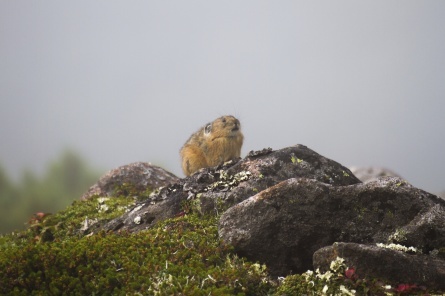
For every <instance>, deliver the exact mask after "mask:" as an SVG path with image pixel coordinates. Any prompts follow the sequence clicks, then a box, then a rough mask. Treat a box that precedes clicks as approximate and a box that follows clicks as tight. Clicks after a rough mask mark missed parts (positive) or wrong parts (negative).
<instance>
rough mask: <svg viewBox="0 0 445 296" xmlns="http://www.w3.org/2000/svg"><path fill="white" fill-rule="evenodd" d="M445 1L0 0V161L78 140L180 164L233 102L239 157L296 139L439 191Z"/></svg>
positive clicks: (42, 162) (444, 120)
mask: <svg viewBox="0 0 445 296" xmlns="http://www.w3.org/2000/svg"><path fill="white" fill-rule="evenodd" d="M444 28H445V1H440V0H438V1H409V0H403V1H387V0H385V1H367V2H365V1H352V0H351V1H109V0H107V1H23V0H14V1H5V0H0V141H1V142H0V164H1V165H2V166H3V167H5V168H6V169H7V171H8V172H9V173H10V174H11V175H13V176H19V175H20V172H21V171H22V170H23V169H24V168H30V169H32V170H34V171H36V172H42V171H43V170H44V168H45V166H46V165H47V163H48V161H50V160H53V159H55V158H56V157H57V156H58V155H59V154H60V153H61V151H62V150H63V149H65V148H73V149H74V150H75V151H78V152H79V153H81V155H83V156H84V157H85V158H86V159H88V161H89V163H90V164H91V165H92V166H95V167H99V168H101V169H102V170H103V172H105V171H107V170H109V169H112V168H115V167H117V166H120V165H124V164H129V163H131V162H135V161H150V162H152V163H153V164H156V165H160V166H162V167H164V168H165V169H167V170H170V171H172V172H173V173H175V174H177V175H178V176H183V174H182V172H181V170H180V164H179V149H180V147H181V146H182V145H183V143H184V142H185V141H186V140H187V138H188V137H189V136H190V134H191V133H193V132H195V131H196V130H197V129H199V127H200V126H202V125H204V124H205V123H207V122H209V121H212V120H213V119H215V118H216V117H219V116H221V115H225V114H232V115H234V116H236V117H238V118H239V119H240V121H241V124H242V129H243V132H244V136H245V142H244V146H243V150H242V156H245V155H246V154H247V153H248V152H249V151H250V150H259V149H262V148H265V147H272V148H274V149H279V148H284V147H287V146H291V145H295V144H304V145H306V146H308V147H309V148H311V149H313V150H315V151H316V152H318V153H320V154H322V155H323V156H326V157H328V158H331V159H333V160H335V161H337V162H340V163H341V164H343V165H345V166H352V165H357V166H367V165H375V166H384V167H387V168H390V169H391V170H393V171H395V172H397V173H398V174H400V175H402V176H403V177H404V178H406V179H407V180H408V181H409V182H411V183H412V184H413V185H414V186H417V187H419V188H422V189H425V190H427V191H431V192H438V191H441V190H445V183H444V167H445V157H444V152H445V133H444V131H443V129H444V127H445V116H444V113H445V112H444V110H445V95H444V94H445V31H444Z"/></svg>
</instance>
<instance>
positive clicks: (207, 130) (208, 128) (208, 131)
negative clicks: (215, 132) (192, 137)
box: [204, 123, 212, 134]
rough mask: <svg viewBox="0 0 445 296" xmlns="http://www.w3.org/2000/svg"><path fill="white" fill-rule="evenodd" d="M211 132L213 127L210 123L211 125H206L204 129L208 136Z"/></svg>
mask: <svg viewBox="0 0 445 296" xmlns="http://www.w3.org/2000/svg"><path fill="white" fill-rule="evenodd" d="M211 131H212V125H211V124H210V123H209V124H207V125H206V127H205V129H204V132H205V133H206V134H210V132H211Z"/></svg>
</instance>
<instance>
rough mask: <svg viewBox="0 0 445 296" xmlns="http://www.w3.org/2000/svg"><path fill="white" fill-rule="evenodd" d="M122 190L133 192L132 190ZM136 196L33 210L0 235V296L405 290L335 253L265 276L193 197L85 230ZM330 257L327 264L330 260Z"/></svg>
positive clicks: (415, 290) (390, 292) (130, 203)
mask: <svg viewBox="0 0 445 296" xmlns="http://www.w3.org/2000/svg"><path fill="white" fill-rule="evenodd" d="M129 196H134V195H133V194H131V195H129ZM135 202H137V200H136V199H134V198H133V197H131V198H130V197H127V196H125V195H121V196H118V197H112V198H101V197H95V198H93V199H91V200H89V201H85V202H80V201H79V202H74V203H73V204H72V205H71V206H70V207H68V208H67V209H65V210H64V211H61V212H59V213H56V214H54V215H48V214H44V213H37V214H36V215H35V217H33V218H32V219H31V220H30V222H29V224H30V225H29V227H28V229H27V230H25V231H22V232H18V233H11V234H8V235H5V236H1V237H0V294H1V295H354V294H356V295H367V294H368V295H398V294H401V292H403V291H401V289H402V288H404V289H405V288H406V289H407V291H409V292H411V293H415V294H417V293H419V294H422V293H424V292H425V291H424V290H421V289H420V290H419V289H418V287H414V286H407V287H402V288H400V287H388V286H385V285H384V284H383V283H380V282H376V281H367V282H366V281H361V280H358V279H357V278H356V276H355V274H354V270H353V269H350V268H347V267H346V266H345V265H344V264H343V261H342V260H341V258H338V262H337V263H335V264H334V265H332V266H331V271H329V272H327V273H325V274H321V273H318V272H311V271H308V272H307V273H304V274H301V275H292V276H288V277H286V278H285V279H280V280H277V279H276V278H275V279H271V277H269V275H268V273H267V268H266V267H265V266H264V265H260V264H258V263H255V262H249V261H248V260H246V259H244V258H239V257H238V256H237V255H236V254H234V252H233V251H232V249H231V248H230V247H228V246H224V245H223V244H221V242H220V240H219V238H218V231H217V220H218V217H216V216H210V215H209V216H202V215H200V214H199V210H194V209H193V206H192V205H193V203H188V204H185V205H184V212H183V213H184V215H182V216H180V217H176V218H174V219H169V220H166V221H163V222H162V223H159V224H158V225H156V226H154V227H153V228H151V229H149V230H145V231H141V232H138V233H127V232H124V233H105V232H99V233H96V234H91V233H88V231H86V229H87V226H91V225H92V224H94V223H96V224H95V225H101V224H103V223H106V222H107V221H109V220H111V219H113V218H115V217H118V216H120V215H122V214H123V213H124V212H125V211H126V210H127V209H128V208H130V207H131V206H133V205H134V204H135ZM333 263H334V262H333Z"/></svg>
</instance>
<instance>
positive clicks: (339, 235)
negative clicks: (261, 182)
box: [219, 177, 445, 275]
mask: <svg viewBox="0 0 445 296" xmlns="http://www.w3.org/2000/svg"><path fill="white" fill-rule="evenodd" d="M444 205H445V203H444V201H443V200H442V199H439V198H437V197H436V196H434V195H432V194H429V193H427V192H425V191H422V190H420V189H417V188H415V187H413V186H411V185H410V184H408V183H407V182H406V181H404V180H402V179H400V178H395V177H385V178H382V179H379V180H377V181H374V182H370V183H367V184H362V183H359V184H353V185H349V186H332V185H329V184H326V183H322V182H320V181H317V180H313V179H306V178H292V179H288V180H286V181H283V182H281V183H279V184H277V185H275V186H272V187H270V188H268V189H266V190H263V191H261V192H259V193H258V194H256V195H255V196H252V197H250V198H249V199H247V200H245V201H243V202H241V203H239V204H237V205H235V206H233V207H231V208H230V209H228V210H227V211H226V212H225V213H224V214H223V215H222V216H221V218H220V221H219V234H220V237H221V238H222V239H223V241H224V242H225V243H227V244H230V245H233V246H234V247H235V251H236V252H238V253H239V254H240V255H243V256H246V257H247V258H249V259H251V260H258V261H260V262H264V263H266V264H267V266H268V267H269V268H270V270H271V272H272V274H275V275H287V274H289V273H291V272H303V271H305V270H307V269H311V268H312V255H313V253H314V252H315V251H317V250H318V249H320V248H322V247H324V246H328V245H332V244H333V243H334V242H355V243H383V242H384V243H386V242H410V243H411V244H412V245H413V246H414V247H418V248H421V249H423V250H424V251H425V252H428V251H431V250H433V249H435V248H440V247H441V246H444V243H443V237H444V236H443V234H444V227H445V223H444V219H443V207H444ZM440 235H442V238H440V237H437V236H440Z"/></svg>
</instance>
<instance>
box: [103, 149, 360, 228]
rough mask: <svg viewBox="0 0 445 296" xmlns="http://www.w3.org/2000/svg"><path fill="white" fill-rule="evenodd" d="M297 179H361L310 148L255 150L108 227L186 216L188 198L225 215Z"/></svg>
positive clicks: (148, 202)
mask: <svg viewBox="0 0 445 296" xmlns="http://www.w3.org/2000/svg"><path fill="white" fill-rule="evenodd" d="M296 177H300V178H312V179H314V180H318V181H320V182H324V183H327V184H333V185H349V184H356V183H360V181H359V180H358V179H357V178H356V177H355V176H354V175H353V174H352V173H351V172H350V171H349V170H348V169H347V168H346V167H343V166H342V165H340V164H339V163H337V162H335V161H333V160H330V159H328V158H325V157H323V156H321V155H319V154H318V153H316V152H314V151H312V150H311V149H309V148H307V147H306V146H303V145H297V146H293V147H288V148H284V149H281V150H277V151H272V149H264V150H262V151H256V152H251V153H250V154H249V155H248V156H247V157H246V158H244V159H242V160H240V161H238V162H236V163H229V164H227V165H225V166H220V167H216V168H206V169H201V170H200V171H198V172H197V173H195V174H193V175H191V176H190V177H186V178H184V179H181V180H179V181H178V182H176V183H174V184H172V185H170V186H167V187H164V188H162V189H160V190H159V192H157V193H156V194H153V195H152V196H151V197H150V198H149V199H148V200H146V201H144V202H142V203H140V204H139V205H137V206H136V207H135V208H134V209H133V210H131V211H129V212H128V213H126V214H125V215H124V216H122V217H119V218H117V219H115V220H112V221H110V222H109V223H108V224H107V225H105V226H104V229H105V230H113V231H117V230H128V231H139V230H142V229H147V228H149V227H151V226H152V225H154V223H156V222H157V221H160V220H163V219H166V218H170V217H174V216H176V215H181V214H182V213H181V212H182V210H181V206H182V205H183V204H184V203H185V202H189V203H192V204H193V207H194V208H196V209H198V210H199V211H201V212H202V213H203V214H205V213H215V212H216V213H221V212H222V211H224V210H225V209H227V208H229V207H231V206H233V205H236V204H238V203H239V202H242V201H243V200H245V199H247V198H249V197H251V196H253V195H255V194H257V193H258V192H261V191H263V190H265V189H267V188H269V187H271V186H274V185H276V184H278V183H280V182H282V181H284V180H287V179H290V178H296ZM135 221H136V222H135Z"/></svg>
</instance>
